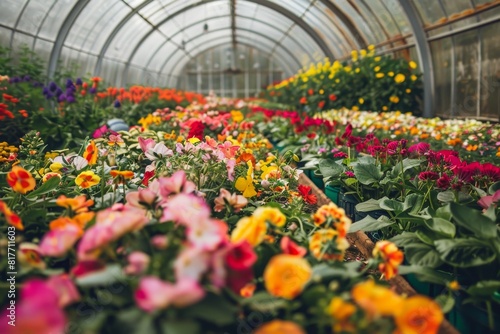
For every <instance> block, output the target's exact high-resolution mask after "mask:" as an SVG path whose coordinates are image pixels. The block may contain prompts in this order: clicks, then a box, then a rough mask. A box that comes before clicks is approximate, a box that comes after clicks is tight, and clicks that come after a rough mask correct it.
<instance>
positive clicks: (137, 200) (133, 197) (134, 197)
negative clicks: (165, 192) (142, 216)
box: [125, 188, 157, 209]
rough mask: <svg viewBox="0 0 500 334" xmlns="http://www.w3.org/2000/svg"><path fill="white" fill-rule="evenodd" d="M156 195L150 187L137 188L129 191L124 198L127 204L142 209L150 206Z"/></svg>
mask: <svg viewBox="0 0 500 334" xmlns="http://www.w3.org/2000/svg"><path fill="white" fill-rule="evenodd" d="M156 197H157V195H156V194H155V193H154V192H153V191H152V190H151V189H148V188H146V189H139V190H138V191H132V192H129V193H128V194H127V195H126V196H125V198H126V200H127V205H130V206H133V207H136V208H141V209H144V208H145V206H146V207H152V206H153V204H154V203H155V201H156Z"/></svg>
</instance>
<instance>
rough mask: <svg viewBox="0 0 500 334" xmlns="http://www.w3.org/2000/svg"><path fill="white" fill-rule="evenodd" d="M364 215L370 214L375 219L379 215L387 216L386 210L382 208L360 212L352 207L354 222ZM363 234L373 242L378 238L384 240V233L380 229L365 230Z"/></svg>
mask: <svg viewBox="0 0 500 334" xmlns="http://www.w3.org/2000/svg"><path fill="white" fill-rule="evenodd" d="M366 216H371V217H373V218H375V219H378V218H379V217H381V216H387V212H386V211H384V210H375V211H370V212H361V211H358V210H356V209H354V223H356V222H357V221H360V220H362V219H363V218H365V217H366ZM365 234H366V235H367V236H368V238H370V240H371V241H373V242H374V243H375V242H377V241H380V240H384V235H383V233H382V232H381V231H380V230H377V231H371V232H365Z"/></svg>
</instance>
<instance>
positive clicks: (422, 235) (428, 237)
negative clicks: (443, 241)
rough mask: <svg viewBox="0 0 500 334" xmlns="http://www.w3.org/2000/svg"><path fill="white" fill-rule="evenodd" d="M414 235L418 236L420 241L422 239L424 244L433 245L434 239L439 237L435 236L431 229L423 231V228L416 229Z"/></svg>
mask: <svg viewBox="0 0 500 334" xmlns="http://www.w3.org/2000/svg"><path fill="white" fill-rule="evenodd" d="M415 235H416V236H417V237H418V239H419V240H420V241H422V242H423V243H424V244H427V245H430V246H434V240H438V239H440V237H439V236H438V237H436V235H435V234H433V232H431V231H425V230H417V231H416V232H415Z"/></svg>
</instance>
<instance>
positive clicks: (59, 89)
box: [55, 87, 63, 97]
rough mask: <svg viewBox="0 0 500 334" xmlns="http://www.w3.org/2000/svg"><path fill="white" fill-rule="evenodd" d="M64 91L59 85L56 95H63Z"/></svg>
mask: <svg viewBox="0 0 500 334" xmlns="http://www.w3.org/2000/svg"><path fill="white" fill-rule="evenodd" d="M62 93H63V91H62V89H61V88H59V87H57V89H56V93H55V95H56V96H57V97H59V96H61V94H62Z"/></svg>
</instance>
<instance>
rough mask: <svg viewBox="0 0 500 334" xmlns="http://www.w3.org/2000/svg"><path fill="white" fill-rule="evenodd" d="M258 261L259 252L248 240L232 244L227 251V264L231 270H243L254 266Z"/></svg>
mask: <svg viewBox="0 0 500 334" xmlns="http://www.w3.org/2000/svg"><path fill="white" fill-rule="evenodd" d="M255 262H257V254H255V251H254V250H253V247H252V245H250V244H249V243H248V242H247V241H246V240H245V241H243V242H240V243H237V244H230V245H229V247H228V248H227V253H226V264H227V267H228V268H229V269H231V270H235V271H241V270H247V269H250V268H252V266H253V265H254V264H255Z"/></svg>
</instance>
